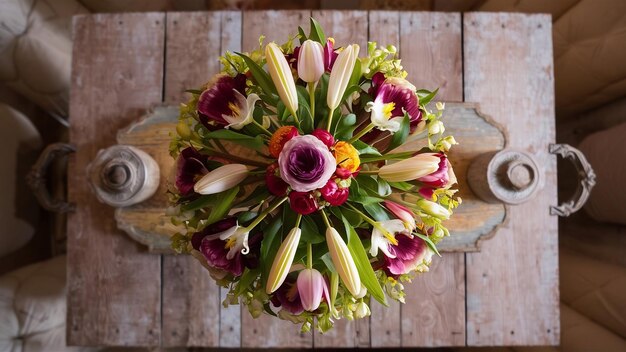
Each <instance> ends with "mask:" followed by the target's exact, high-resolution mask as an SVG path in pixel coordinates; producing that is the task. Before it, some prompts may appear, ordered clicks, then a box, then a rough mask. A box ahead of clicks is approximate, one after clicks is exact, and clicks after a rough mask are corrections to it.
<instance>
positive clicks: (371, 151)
mask: <svg viewBox="0 0 626 352" xmlns="http://www.w3.org/2000/svg"><path fill="white" fill-rule="evenodd" d="M352 145H353V146H354V148H356V150H357V151H358V152H359V156H361V155H376V156H382V154H380V152H379V151H378V149H376V148H374V147H372V146H371V145H369V144H367V143H365V142H362V141H360V140H357V141H355V142H354V143H352Z"/></svg>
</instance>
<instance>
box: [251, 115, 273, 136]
mask: <svg viewBox="0 0 626 352" xmlns="http://www.w3.org/2000/svg"><path fill="white" fill-rule="evenodd" d="M252 123H253V124H254V125H255V126H256V127H258V128H260V129H261V131H263V133H265V134H266V135H268V136H270V137H271V136H272V132H270V131H268V130H267V128H265V127H263V125H261V124H260V123H258V122H256V121H255V120H254V119H252Z"/></svg>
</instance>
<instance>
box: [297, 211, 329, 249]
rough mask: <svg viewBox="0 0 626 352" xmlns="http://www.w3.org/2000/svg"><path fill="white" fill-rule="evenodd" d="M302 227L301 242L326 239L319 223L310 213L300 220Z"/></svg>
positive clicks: (314, 242)
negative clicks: (318, 225)
mask: <svg viewBox="0 0 626 352" xmlns="http://www.w3.org/2000/svg"><path fill="white" fill-rule="evenodd" d="M300 229H301V230H302V235H301V236H302V237H300V238H301V240H300V243H312V244H317V243H322V242H324V241H325V240H326V239H325V237H324V236H322V234H321V233H320V230H319V228H318V227H317V224H316V223H315V221H314V220H313V218H312V217H311V216H310V215H309V216H303V217H302V221H301V222H300Z"/></svg>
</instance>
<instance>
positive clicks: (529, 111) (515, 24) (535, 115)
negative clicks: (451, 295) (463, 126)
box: [463, 13, 560, 345]
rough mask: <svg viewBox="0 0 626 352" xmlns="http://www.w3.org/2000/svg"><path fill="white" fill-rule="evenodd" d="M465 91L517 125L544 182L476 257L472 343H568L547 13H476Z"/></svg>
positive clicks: (516, 136)
mask: <svg viewBox="0 0 626 352" xmlns="http://www.w3.org/2000/svg"><path fill="white" fill-rule="evenodd" d="M463 29H464V33H463V37H464V43H463V44H464V45H463V47H464V55H463V57H464V68H465V70H464V74H465V81H464V86H465V87H464V88H465V89H464V92H465V99H466V100H468V101H477V102H480V104H481V110H482V111H484V112H485V113H486V114H488V115H490V116H492V118H493V119H494V120H496V121H497V122H499V123H501V124H502V125H503V126H506V129H507V130H508V145H507V147H511V148H519V149H521V150H524V151H526V152H528V153H530V154H532V155H533V156H534V157H535V158H536V160H537V164H538V165H540V167H541V168H542V171H541V174H542V178H543V179H542V181H541V183H540V187H541V191H540V192H539V193H538V194H537V196H535V198H533V199H532V200H530V201H528V202H527V203H524V204H521V205H518V206H511V207H509V209H508V218H509V220H508V224H506V225H505V226H503V227H501V228H499V229H498V232H497V233H496V235H495V236H494V237H493V238H492V239H490V240H489V241H486V242H484V243H483V244H482V247H481V252H480V253H468V254H466V258H467V320H468V325H467V343H468V344H469V345H556V344H558V343H559V330H560V327H559V291H558V247H557V245H558V239H557V218H556V217H553V216H550V215H549V212H548V210H549V206H550V205H552V204H556V202H557V195H556V189H557V188H556V158H555V157H554V156H552V155H550V154H548V144H549V143H553V142H554V138H555V137H554V75H553V62H552V42H551V40H552V39H551V38H552V36H551V21H550V16H546V15H532V16H526V15H518V14H487V13H468V14H465V15H464V21H463Z"/></svg>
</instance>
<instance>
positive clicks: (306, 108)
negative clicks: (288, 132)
mask: <svg viewBox="0 0 626 352" xmlns="http://www.w3.org/2000/svg"><path fill="white" fill-rule="evenodd" d="M296 91H297V92H298V119H299V120H300V127H301V129H302V131H303V132H304V133H311V132H312V131H313V129H314V122H313V118H312V114H311V106H310V103H309V92H308V91H307V89H306V88H305V87H303V86H296Z"/></svg>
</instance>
